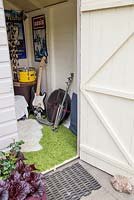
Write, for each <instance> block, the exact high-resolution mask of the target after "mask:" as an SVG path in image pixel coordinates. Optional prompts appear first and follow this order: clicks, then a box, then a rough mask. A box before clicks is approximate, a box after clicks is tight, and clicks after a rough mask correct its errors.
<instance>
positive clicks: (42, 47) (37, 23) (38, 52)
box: [32, 15, 48, 62]
mask: <svg viewBox="0 0 134 200" xmlns="http://www.w3.org/2000/svg"><path fill="white" fill-rule="evenodd" d="M32 28H33V45H34V59H35V61H36V62H40V61H41V58H42V57H43V56H46V57H47V56H48V52H47V44H46V21H45V16H44V15H40V16H36V17H33V18H32Z"/></svg>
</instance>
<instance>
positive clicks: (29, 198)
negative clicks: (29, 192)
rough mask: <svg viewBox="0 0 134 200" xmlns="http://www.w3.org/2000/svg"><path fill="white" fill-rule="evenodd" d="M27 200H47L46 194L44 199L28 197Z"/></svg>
mask: <svg viewBox="0 0 134 200" xmlns="http://www.w3.org/2000/svg"><path fill="white" fill-rule="evenodd" d="M26 200H47V196H46V194H44V195H43V196H42V197H39V198H34V197H28V198H27V199H26Z"/></svg>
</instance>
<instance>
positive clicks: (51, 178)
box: [45, 163, 101, 200]
mask: <svg viewBox="0 0 134 200" xmlns="http://www.w3.org/2000/svg"><path fill="white" fill-rule="evenodd" d="M45 179H46V193H47V199H48V200H79V199H80V198H81V197H82V196H87V195H89V194H90V193H91V192H92V190H97V189H99V188H101V186H100V184H99V183H98V182H97V181H96V180H95V179H94V178H93V176H91V175H90V174H89V173H88V172H87V171H86V170H85V169H84V168H83V167H82V166H81V165H80V164H79V163H76V164H74V165H72V166H71V167H67V168H65V169H63V170H62V171H58V172H55V173H53V174H52V175H45Z"/></svg>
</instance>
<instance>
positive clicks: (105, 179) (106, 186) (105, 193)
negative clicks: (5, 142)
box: [50, 159, 134, 200]
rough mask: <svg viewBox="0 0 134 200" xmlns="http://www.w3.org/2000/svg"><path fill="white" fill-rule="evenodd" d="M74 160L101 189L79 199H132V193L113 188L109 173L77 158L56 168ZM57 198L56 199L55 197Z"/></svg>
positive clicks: (133, 199) (133, 195)
mask: <svg viewBox="0 0 134 200" xmlns="http://www.w3.org/2000/svg"><path fill="white" fill-rule="evenodd" d="M76 162H79V163H80V164H81V165H82V166H83V167H84V168H85V169H86V170H87V171H88V172H89V173H90V174H91V175H92V176H93V177H94V178H95V179H96V180H97V181H98V182H99V183H100V184H101V186H102V187H101V189H99V190H96V191H93V192H92V193H91V194H90V195H89V196H86V197H82V198H81V200H134V193H133V194H125V193H119V192H117V191H115V190H114V189H113V187H112V186H111V183H110V180H111V175H109V174H107V173H105V172H103V171H101V170H99V169H97V168H95V167H93V166H91V165H89V164H87V163H85V162H83V161H81V160H79V159H77V160H75V161H73V162H71V163H69V164H66V165H65V166H63V167H60V168H59V169H57V170H62V169H63V168H65V167H67V166H70V165H72V164H74V163H76ZM50 173H51V172H50ZM57 200H58V199H57Z"/></svg>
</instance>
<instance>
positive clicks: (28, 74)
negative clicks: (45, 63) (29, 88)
mask: <svg viewBox="0 0 134 200" xmlns="http://www.w3.org/2000/svg"><path fill="white" fill-rule="evenodd" d="M18 78H19V82H22V83H29V82H33V81H35V80H36V71H35V69H34V68H33V67H29V68H20V69H19V70H18Z"/></svg>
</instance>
